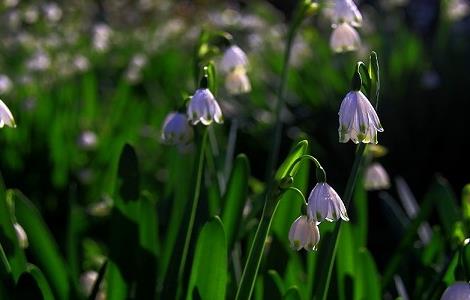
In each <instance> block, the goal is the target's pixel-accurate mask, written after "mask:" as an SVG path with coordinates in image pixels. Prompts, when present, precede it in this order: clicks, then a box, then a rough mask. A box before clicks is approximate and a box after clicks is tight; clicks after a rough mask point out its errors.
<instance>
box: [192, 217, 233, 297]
mask: <svg viewBox="0 0 470 300" xmlns="http://www.w3.org/2000/svg"><path fill="white" fill-rule="evenodd" d="M226 284H227V245H226V239H225V232H224V227H223V224H222V221H221V220H220V219H219V218H218V217H214V218H212V219H211V220H210V221H209V222H207V223H206V224H205V225H204V227H203V228H202V230H201V233H200V234H199V238H198V240H197V244H196V250H195V253H194V259H193V265H192V269H191V276H190V279H189V287H188V293H187V297H186V299H188V300H189V299H192V295H193V290H194V289H196V288H197V290H198V292H199V295H200V296H201V299H202V300H210V299H224V297H225V286H226Z"/></svg>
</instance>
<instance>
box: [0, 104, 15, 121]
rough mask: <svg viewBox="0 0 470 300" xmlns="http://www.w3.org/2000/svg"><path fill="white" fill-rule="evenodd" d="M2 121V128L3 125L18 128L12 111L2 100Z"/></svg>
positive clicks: (0, 110) (0, 106)
mask: <svg viewBox="0 0 470 300" xmlns="http://www.w3.org/2000/svg"><path fill="white" fill-rule="evenodd" d="M0 121H1V122H0V127H3V125H7V126H10V127H16V124H15V119H14V118H13V115H12V114H11V111H10V110H9V109H8V107H7V106H6V105H5V103H3V101H2V100H0Z"/></svg>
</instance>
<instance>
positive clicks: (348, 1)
mask: <svg viewBox="0 0 470 300" xmlns="http://www.w3.org/2000/svg"><path fill="white" fill-rule="evenodd" d="M331 17H332V21H333V26H336V25H338V24H341V23H348V24H350V25H352V26H355V27H360V26H361V25H362V15H361V12H360V11H359V9H357V6H356V4H354V2H353V1H352V0H335V3H334V7H333V11H332V12H331Z"/></svg>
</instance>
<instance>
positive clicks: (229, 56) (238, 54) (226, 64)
mask: <svg viewBox="0 0 470 300" xmlns="http://www.w3.org/2000/svg"><path fill="white" fill-rule="evenodd" d="M237 67H243V68H247V67H248V58H247V57H246V54H245V52H244V51H243V50H242V49H241V48H240V47H238V46H237V45H232V46H230V47H228V48H227V50H225V52H224V55H223V57H222V60H221V62H220V68H221V69H222V71H223V72H226V73H228V72H230V71H232V69H235V68H237Z"/></svg>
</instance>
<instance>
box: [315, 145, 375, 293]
mask: <svg viewBox="0 0 470 300" xmlns="http://www.w3.org/2000/svg"><path fill="white" fill-rule="evenodd" d="M365 149H366V144H363V143H361V144H360V145H359V146H358V147H357V151H356V157H355V159H354V164H353V167H352V169H351V174H350V175H349V178H348V183H347V185H346V190H345V191H344V195H343V201H344V205H345V206H346V208H348V206H349V203H350V202H351V198H352V194H353V191H354V187H355V185H356V179H357V177H358V175H359V170H360V166H361V163H362V160H363V157H364V151H365ZM341 223H342V221H341V220H338V222H337V223H336V226H335V229H334V231H333V235H332V243H328V244H327V246H328V247H329V249H328V251H326V253H331V254H330V255H329V256H328V257H327V258H326V259H327V262H326V264H324V266H326V268H327V269H326V270H324V271H325V272H321V274H325V276H324V277H323V278H322V279H321V281H322V282H321V283H320V284H319V285H317V288H318V290H317V292H316V293H315V294H316V299H322V300H326V298H327V296H328V289H329V285H330V280H331V275H332V273H333V265H334V261H335V256H336V249H337V248H338V236H339V230H340V228H341Z"/></svg>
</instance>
